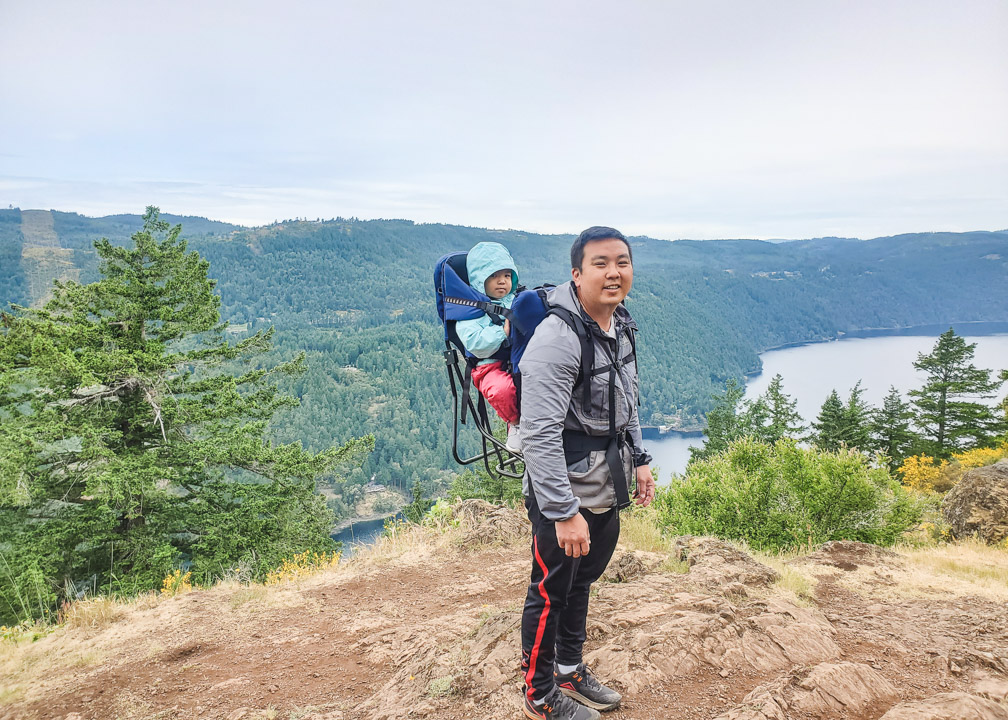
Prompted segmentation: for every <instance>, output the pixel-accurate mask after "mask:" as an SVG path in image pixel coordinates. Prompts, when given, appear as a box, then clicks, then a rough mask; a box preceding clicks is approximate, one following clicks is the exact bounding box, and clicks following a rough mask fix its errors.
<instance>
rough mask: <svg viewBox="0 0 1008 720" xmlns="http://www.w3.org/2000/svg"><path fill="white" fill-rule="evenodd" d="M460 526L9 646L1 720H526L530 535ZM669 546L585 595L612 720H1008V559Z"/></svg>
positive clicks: (498, 527)
mask: <svg viewBox="0 0 1008 720" xmlns="http://www.w3.org/2000/svg"><path fill="white" fill-rule="evenodd" d="M458 523H459V525H458V527H452V528H448V529H442V530H440V531H439V530H409V529H404V530H402V531H401V532H399V533H398V534H397V535H396V536H395V537H393V538H390V539H386V540H385V541H384V543H383V544H382V545H381V546H379V547H377V548H375V549H374V550H373V551H371V552H370V553H361V554H360V555H359V556H357V557H355V558H354V559H353V560H352V561H351V562H349V563H347V564H346V565H345V566H343V567H341V568H340V569H338V570H333V571H328V572H327V573H324V574H321V575H316V576H313V577H311V578H309V579H304V580H299V581H295V582H291V583H288V584H286V585H284V586H281V587H270V588H266V587H262V586H244V585H240V584H223V585H220V586H217V587H215V588H213V589H210V590H199V591H194V592H189V593H186V594H183V595H179V596H176V597H173V598H150V599H147V600H145V601H139V602H134V603H132V604H130V605H128V606H115V607H111V608H110V607H108V606H107V604H106V605H105V606H103V609H101V610H100V611H99V609H98V608H100V607H102V606H99V605H96V606H95V608H96V609H95V610H94V611H93V612H92V613H91V614H90V615H89V614H88V613H87V612H85V611H83V610H82V611H81V612H80V613H78V615H76V616H75V619H74V620H73V621H72V622H68V624H67V625H66V626H63V627H61V628H59V629H57V630H56V631H54V632H52V633H51V634H49V635H47V636H45V637H43V638H41V639H39V640H38V641H37V642H34V643H30V642H27V641H22V642H21V643H19V644H17V645H13V644H11V643H9V642H7V643H4V644H3V645H4V646H3V647H2V648H0V653H2V654H0V670H2V675H3V684H4V688H3V690H0V718H39V719H41V718H62V719H64V720H83V719H84V718H96V719H99V718H100V719H102V720H104V719H106V718H123V719H132V718H166V719H167V718H228V719H230V720H239V719H246V720H259V719H260V718H280V719H285V720H286V719H290V720H295V719H308V718H314V719H316V720H323V719H325V720H337V719H339V720H357V719H358V718H434V717H437V718H445V719H448V720H462V719H463V718H477V717H478V718H516V719H517V718H520V717H522V712H521V706H520V694H521V687H522V683H521V678H520V675H519V671H518V655H519V609H520V607H521V604H522V600H523V598H524V594H525V587H526V583H527V578H528V567H527V566H528V563H529V560H528V557H527V529H526V525H525V524H524V523H523V521H522V519H521V517H520V516H519V515H518V513H516V512H514V511H512V510H509V509H506V508H498V509H491V508H490V507H489V506H481V505H479V504H478V503H476V502H473V501H470V504H469V505H467V506H466V507H464V508H461V509H460V511H459V513H458ZM659 550H660V551H657V552H655V551H648V550H645V549H640V548H639V547H637V548H633V547H629V546H628V547H621V549H619V550H618V551H617V556H616V557H615V558H614V562H613V563H612V564H611V565H610V570H609V572H608V573H607V576H606V578H605V581H604V582H601V583H599V584H598V586H597V591H596V594H595V596H594V598H593V600H592V606H591V615H590V617H589V627H588V636H589V639H588V645H587V654H586V661H587V662H588V663H589V664H590V666H591V667H592V668H593V669H594V670H595V672H596V674H597V675H599V676H600V677H602V678H603V679H606V680H608V681H610V682H611V684H613V685H615V686H616V687H617V688H619V689H620V690H621V691H622V692H623V694H624V702H623V705H622V707H621V708H619V709H618V710H616V711H613V712H611V713H608V714H607V717H608V718H610V719H611V720H645V719H652V718H683V719H685V720H701V719H703V720H712V719H714V720H770V719H774V720H780V719H796V720H797V719H805V718H847V719H850V720H869V719H872V720H874V719H876V718H884V720H909V719H910V718H913V719H915V720H918V719H921V720H928V719H933V720H937V719H939V718H944V719H948V720H952V719H959V718H961V719H963V720H966V719H969V720H983V719H986V718H990V719H992V720H993V719H995V718H1005V719H1008V602H1006V600H1008V584H1006V581H1005V579H1004V578H1005V577H1008V576H1006V575H1005V574H1004V571H1005V570H1006V569H1008V551H1000V556H998V555H995V556H993V557H995V561H990V559H989V558H990V556H984V558H986V559H985V560H983V561H982V562H980V561H976V560H975V559H974V560H973V561H971V562H972V566H971V567H972V569H973V570H976V572H975V573H974V572H972V570H970V571H967V572H962V563H961V562H956V561H950V564H949V565H948V569H947V571H944V570H942V567H943V566H942V564H941V563H931V562H925V563H923V564H922V563H921V562H918V560H917V559H915V557H912V556H911V555H910V554H908V553H906V552H901V553H896V552H890V551H886V550H882V549H879V548H875V547H873V546H868V545H861V544H858V543H850V542H841V543H831V544H828V545H827V546H825V547H823V548H821V549H819V550H817V551H816V552H814V553H811V554H809V555H806V556H802V557H797V558H793V559H790V560H787V561H784V560H781V561H779V562H772V561H771V560H770V559H767V558H764V560H766V562H767V563H768V564H763V563H761V562H759V561H757V560H756V559H754V558H753V557H752V556H750V555H748V554H747V553H745V552H743V551H741V550H739V549H737V548H735V547H733V546H731V545H728V544H726V543H723V542H720V541H717V540H713V539H706V538H679V539H678V540H677V541H676V542H675V544H674V546H673V547H671V548H668V549H665V550H661V549H659ZM936 552H937V551H936ZM998 557H1000V562H1002V563H1003V564H1002V565H1001V566H997V562H998V561H997V558H998ZM988 564H989V565H992V567H989V568H985V567H974V566H977V565H988ZM771 566H773V567H771Z"/></svg>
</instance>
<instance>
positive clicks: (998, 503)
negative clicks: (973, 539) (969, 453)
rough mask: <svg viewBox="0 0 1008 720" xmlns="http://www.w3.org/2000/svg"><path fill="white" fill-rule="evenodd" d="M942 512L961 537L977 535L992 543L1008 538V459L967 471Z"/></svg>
mask: <svg viewBox="0 0 1008 720" xmlns="http://www.w3.org/2000/svg"><path fill="white" fill-rule="evenodd" d="M942 514H943V515H944V516H945V520H946V521H947V522H948V524H949V525H950V526H951V528H952V532H953V533H955V535H957V536H962V535H972V534H976V535H977V536H978V537H980V538H981V539H982V540H983V541H984V542H987V543H989V544H991V545H995V544H997V543H1001V542H1004V541H1005V539H1006V538H1008V459H1006V460H999V461H998V462H997V463H995V464H994V465H988V466H987V467H981V468H973V469H971V470H967V471H966V472H965V473H964V474H963V476H962V480H960V481H959V483H958V484H957V485H956V486H955V487H954V488H952V489H951V490H949V492H948V495H946V496H945V501H944V502H943V503H942Z"/></svg>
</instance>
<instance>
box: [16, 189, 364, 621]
mask: <svg viewBox="0 0 1008 720" xmlns="http://www.w3.org/2000/svg"><path fill="white" fill-rule="evenodd" d="M180 233H181V226H175V227H171V226H170V225H169V224H168V223H166V222H164V221H162V220H160V219H159V214H158V210H157V208H153V207H151V208H148V209H147V213H146V214H145V216H144V224H143V228H142V229H141V230H140V231H138V232H137V233H135V234H134V235H133V246H132V247H117V246H115V245H113V244H112V243H110V242H109V241H108V240H105V239H102V240H101V241H99V242H97V243H95V248H96V250H97V253H98V255H99V257H100V258H101V260H102V263H101V273H102V276H103V278H102V279H101V280H100V281H98V282H96V283H92V284H89V285H80V284H76V283H65V284H61V283H57V284H56V286H55V288H54V292H53V297H52V300H50V301H49V302H48V303H47V304H46V305H45V306H44V307H42V308H38V309H28V308H23V307H17V306H15V307H13V309H12V311H11V312H9V313H3V314H2V316H0V620H9V619H15V618H18V619H24V618H26V617H39V616H42V615H46V614H47V613H49V612H51V610H52V609H53V608H54V607H56V606H58V604H59V603H60V602H61V601H65V600H68V599H72V598H74V597H77V596H80V595H82V594H84V593H88V592H108V591H112V592H116V593H132V592H136V591H143V590H147V589H153V588H156V587H159V586H160V584H161V582H162V580H163V578H164V577H165V576H166V575H167V574H168V573H170V572H171V571H172V570H173V569H175V568H178V567H180V566H181V565H185V566H186V567H187V569H189V570H191V571H192V572H193V576H194V580H197V581H204V582H205V581H209V580H210V579H212V578H213V577H216V576H220V575H221V574H223V573H225V572H226V571H228V570H229V569H232V568H241V569H242V570H243V571H245V572H246V573H248V574H250V575H252V576H262V575H264V574H265V572H267V571H268V570H269V569H270V568H272V567H275V566H276V565H278V564H279V562H280V561H281V560H282V558H283V557H286V556H290V555H291V554H292V553H296V552H303V551H305V550H315V551H325V550H330V549H331V545H332V540H331V538H330V536H329V533H330V529H331V527H332V516H331V513H330V512H329V510H328V509H327V507H326V505H325V502H324V499H323V498H322V496H321V495H319V494H318V493H317V492H316V488H315V480H316V478H318V477H319V476H321V475H323V474H325V473H328V472H332V471H334V469H335V468H338V467H339V466H340V465H341V463H346V462H350V461H352V460H353V459H354V458H355V457H357V456H359V455H360V454H361V453H363V452H366V451H367V450H369V449H370V448H371V447H373V439H371V438H369V437H366V438H360V439H355V440H351V441H349V442H347V443H345V444H343V445H342V446H340V447H336V446H333V447H331V448H330V449H328V450H325V451H323V452H320V453H309V452H307V451H305V450H304V449H303V448H302V447H301V445H300V443H292V444H286V445H284V444H274V443H272V442H270V441H269V440H268V439H267V437H266V435H267V426H268V423H269V421H270V418H271V417H272V415H273V413H274V412H275V411H277V410H278V409H280V408H283V407H289V406H292V405H296V404H297V400H296V399H294V398H291V397H287V396H283V395H280V394H279V393H278V391H277V388H276V385H275V380H276V379H277V378H278V377H279V376H282V375H296V374H298V373H300V372H301V371H302V370H303V366H304V362H303V356H298V357H296V358H294V359H293V360H291V361H289V362H285V363H281V364H278V365H275V366H273V367H258V366H256V365H255V363H254V361H255V359H256V356H258V355H260V354H262V353H264V352H265V351H267V350H268V349H269V348H270V341H271V337H272V330H269V331H267V332H259V333H256V334H254V335H252V336H250V337H247V338H245V339H243V340H240V341H238V342H235V343H233V344H232V343H231V342H229V341H228V340H226V339H225V334H226V333H225V331H226V325H222V324H220V323H219V312H218V311H219V306H220V300H219V298H218V296H217V295H216V294H215V292H214V282H213V281H212V280H210V279H209V278H208V276H207V270H208V263H207V261H205V260H204V259H202V258H201V257H200V256H199V254H198V253H196V252H194V251H189V250H188V249H187V244H186V241H185V240H183V239H181V238H180ZM236 368H237V369H236Z"/></svg>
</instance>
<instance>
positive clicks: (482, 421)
mask: <svg viewBox="0 0 1008 720" xmlns="http://www.w3.org/2000/svg"><path fill="white" fill-rule="evenodd" d="M467 255H468V253H466V252H455V253H449V254H448V255H445V256H443V257H442V258H441V259H440V260H438V261H437V264H436V265H435V266H434V289H435V302H436V305H437V313H438V318H439V319H440V320H441V324H442V327H443V329H444V339H445V351H444V358H445V365H446V369H447V372H448V383H449V386H450V387H451V392H452V400H453V402H452V411H453V422H452V456H453V457H454V459H455V461H456V462H457V463H459V464H460V465H469V464H471V463H474V462H479V461H482V462H483V464H484V466H485V467H486V469H487V472H489V473H490V474H491V475H503V476H505V477H510V478H515V479H517V478H521V476H522V469H523V467H520V466H521V460H522V458H521V456H520V455H518V454H515V453H512V452H511V451H509V450H508V449H507V448H506V447H505V445H504V443H503V441H501V440H499V439H498V438H496V437H495V436H494V434H493V424H492V423H491V421H490V417H489V415H488V413H487V408H486V400H485V399H484V398H483V396H482V394H480V393H478V392H477V393H476V398H475V399H474V398H473V397H472V395H471V393H470V386H471V384H472V369H473V367H474V366H475V365H476V363H477V362H478V360H479V359H478V358H476V357H475V356H473V354H472V353H470V352H469V351H467V350H466V349H465V346H464V345H463V344H462V341H461V340H460V339H459V336H458V334H457V333H456V331H455V323H456V322H458V321H459V320H471V319H474V318H477V317H480V316H481V315H483V314H486V315H488V316H489V317H490V319H491V321H492V322H495V323H496V324H499V325H502V324H503V323H504V320H510V321H511V332H510V334H509V337H508V342H506V343H505V344H504V345H502V346H501V348H500V349H499V350H498V351H497V352H496V353H494V354H493V355H492V356H491V357H492V358H493V359H496V360H501V361H502V362H503V363H504V366H505V369H507V370H509V371H510V372H511V374H512V377H513V378H514V381H515V389H516V390H517V394H518V406H519V408H521V374H520V373H519V372H518V362H519V361H520V360H521V357H522V355H523V354H524V352H525V348H526V346H527V345H528V342H529V340H530V339H531V338H532V334H533V333H534V332H535V329H536V328H537V327H538V326H539V323H541V322H542V321H543V320H544V319H545V318H546V316H547V315H550V314H555V315H558V316H559V317H561V318H562V319H563V320H564V321H565V322H566V323H567V324H568V325H569V326H570V327H571V328H572V329H574V331H575V332H576V333H577V335H578V337H579V338H580V340H581V368H582V369H581V370H579V372H578V380H577V382H576V383H575V387H577V386H578V385H579V384H582V375H583V368H584V367H591V366H592V365H593V364H594V345H593V343H592V341H591V338H590V336H589V333H588V329H587V327H586V326H585V323H584V321H583V320H582V319H581V318H580V317H579V316H578V315H577V314H576V313H572V312H570V311H569V310H566V309H564V308H558V307H555V306H551V305H550V304H549V302H548V301H547V299H546V292H547V290H548V289H549V288H550V287H552V286H549V285H547V286H543V287H537V288H532V289H525V288H522V287H519V288H518V290H517V293H516V295H515V298H514V301H513V302H512V304H511V307H510V308H507V307H504V306H503V305H499V304H497V303H494V302H493V301H492V299H491V298H489V297H488V296H486V295H484V294H483V293H481V292H478V291H476V290H474V289H473V288H472V286H471V285H470V284H469V274H468V271H467V269H466V257H467ZM583 385H584V387H585V388H586V392H587V387H588V383H583ZM467 416H469V417H472V418H473V424H474V425H475V426H476V428H477V430H478V432H479V435H480V442H481V445H482V452H481V453H477V454H475V455H473V456H472V457H469V458H464V457H462V455H460V451H459V426H460V425H466V424H467V423H466V418H467Z"/></svg>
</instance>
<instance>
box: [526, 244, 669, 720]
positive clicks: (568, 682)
mask: <svg viewBox="0 0 1008 720" xmlns="http://www.w3.org/2000/svg"><path fill="white" fill-rule="evenodd" d="M571 277H572V280H571V281H570V282H567V283H564V284H563V285H560V286H559V287H557V288H554V289H553V290H551V291H550V292H549V294H548V296H547V297H548V300H549V302H550V304H551V305H553V306H554V307H556V308H558V309H557V310H554V311H553V313H551V314H550V315H548V316H547V317H546V319H545V320H543V321H542V323H540V325H539V327H538V328H537V329H536V331H535V334H534V335H533V337H532V339H531V340H530V341H529V344H528V347H527V348H526V350H525V354H524V356H523V357H522V359H521V362H520V364H519V365H520V370H521V379H522V386H521V387H522V389H521V393H522V410H521V412H522V446H523V450H524V455H525V468H526V471H525V479H524V492H525V498H526V506H527V507H528V511H529V519H530V520H531V521H532V531H533V535H532V580H531V583H530V584H529V589H528V595H527V597H526V600H525V610H524V612H523V614H522V669H523V672H524V675H525V688H526V689H525V698H524V709H525V714H526V716H528V717H529V718H533V720H594V719H597V718H599V717H601V716H600V715H599V713H598V712H597V711H598V710H611V709H613V708H615V707H616V706H617V705H619V702H620V699H621V698H620V694H619V693H618V692H616V691H615V690H612V689H610V688H607V687H606V686H605V685H603V684H601V683H600V682H599V681H598V680H597V679H596V678H595V677H594V676H593V675H592V674H591V672H590V671H589V670H588V668H586V667H585V665H584V663H583V662H582V654H581V653H582V646H583V645H584V641H585V621H586V618H587V615H588V591H589V588H590V587H591V584H592V583H593V582H595V580H597V579H598V578H599V576H601V575H602V572H603V571H604V570H605V567H606V565H607V564H608V563H609V560H610V558H611V557H612V554H613V550H614V549H615V548H616V541H617V539H618V538H619V510H620V508H622V507H625V506H626V505H629V504H630V501H629V497H628V488H627V483H628V480H629V479H630V478H631V477H634V476H636V481H637V487H636V490H635V492H634V497H635V498H636V502H637V504H638V505H645V506H646V505H649V504H650V503H651V501H652V500H653V499H654V491H655V489H654V478H653V477H652V475H651V469H650V467H649V463H650V461H651V457H650V456H649V455H648V454H647V453H646V452H645V451H644V447H643V442H642V438H641V431H640V423H639V421H638V419H637V387H638V386H637V361H636V352H635V339H634V331H635V330H636V325H635V324H634V322H633V319H632V318H631V317H630V314H629V313H628V312H627V310H626V308H625V307H624V306H623V304H622V303H623V299H624V298H625V297H626V296H627V293H628V292H629V291H630V286H631V285H632V284H633V257H632V252H631V249H630V244H629V243H628V242H627V240H626V238H625V237H624V236H623V235H622V234H621V233H620V232H619V231H618V230H614V229H613V228H608V227H592V228H589V229H587V230H585V231H584V232H583V233H581V235H579V236H578V238H577V239H576V240H575V241H574V244H573V245H572V246H571ZM579 323H580V324H579ZM579 329H580V332H579ZM554 659H555V664H554Z"/></svg>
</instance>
